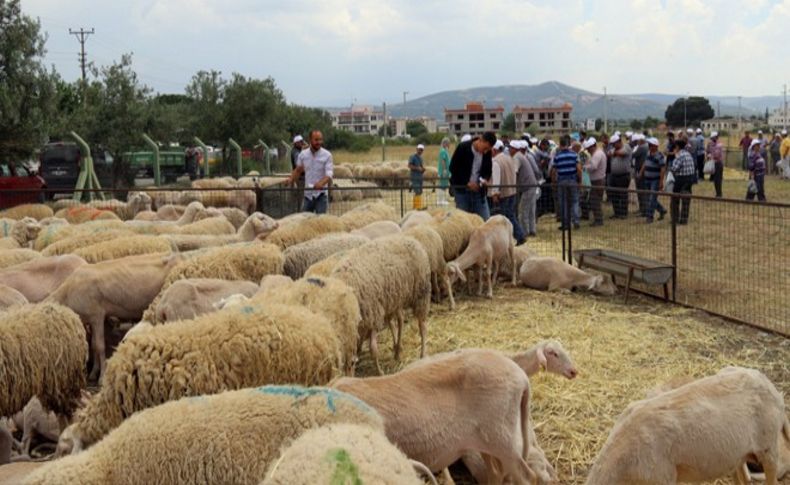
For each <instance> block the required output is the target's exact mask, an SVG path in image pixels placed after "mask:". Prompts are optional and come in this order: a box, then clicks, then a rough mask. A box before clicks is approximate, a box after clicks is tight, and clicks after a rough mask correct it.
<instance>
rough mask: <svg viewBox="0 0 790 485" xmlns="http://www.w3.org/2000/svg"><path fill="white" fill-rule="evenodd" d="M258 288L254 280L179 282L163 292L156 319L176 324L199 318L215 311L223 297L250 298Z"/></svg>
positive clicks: (194, 280) (197, 279)
mask: <svg viewBox="0 0 790 485" xmlns="http://www.w3.org/2000/svg"><path fill="white" fill-rule="evenodd" d="M258 289H259V287H258V285H257V284H255V283H253V282H251V281H228V280H219V279H213V278H192V279H185V280H178V281H176V282H174V283H173V284H172V285H170V287H168V288H167V290H165V291H164V292H163V293H162V298H161V299H160V300H159V303H158V304H157V306H156V319H157V321H159V322H168V321H170V322H172V321H175V320H187V319H190V318H195V317H197V316H200V315H203V314H204V313H211V312H213V311H214V310H215V305H216V304H217V303H218V302H219V301H221V300H222V299H223V298H226V297H228V296H230V295H236V294H241V295H244V296H246V297H250V296H252V295H254V294H255V293H256V292H257V291H258Z"/></svg>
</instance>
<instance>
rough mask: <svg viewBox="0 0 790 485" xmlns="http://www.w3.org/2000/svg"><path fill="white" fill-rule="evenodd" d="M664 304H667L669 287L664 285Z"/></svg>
mask: <svg viewBox="0 0 790 485" xmlns="http://www.w3.org/2000/svg"><path fill="white" fill-rule="evenodd" d="M664 302H669V286H667V283H664Z"/></svg>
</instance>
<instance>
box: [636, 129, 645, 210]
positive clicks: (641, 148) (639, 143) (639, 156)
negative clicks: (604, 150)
mask: <svg viewBox="0 0 790 485" xmlns="http://www.w3.org/2000/svg"><path fill="white" fill-rule="evenodd" d="M632 140H635V142H636V144H635V145H634V155H633V162H632V163H633V167H634V170H633V176H632V177H633V179H634V188H636V189H637V190H645V189H646V188H645V186H644V183H643V180H642V179H641V178H640V177H638V175H639V173H640V172H641V171H642V165H644V163H645V160H647V154H648V149H647V141H646V140H647V139H646V138H645V135H643V134H641V133H636V134H635V135H634V136H633V137H632ZM636 199H637V202H638V203H639V213H640V214H642V215H644V214H645V212H646V211H647V198H646V197H645V194H641V193H637V194H636Z"/></svg>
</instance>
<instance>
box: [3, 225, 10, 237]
mask: <svg viewBox="0 0 790 485" xmlns="http://www.w3.org/2000/svg"><path fill="white" fill-rule="evenodd" d="M9 234H11V224H9V223H8V221H3V237H8V236H9Z"/></svg>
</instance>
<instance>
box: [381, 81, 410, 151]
mask: <svg viewBox="0 0 790 485" xmlns="http://www.w3.org/2000/svg"><path fill="white" fill-rule="evenodd" d="M404 96H405V95H404ZM383 106H384V108H383V109H384V132H383V133H382V134H381V161H382V162H384V161H386V160H387V132H388V131H390V125H389V123H387V103H386V101H385V102H384V103H383Z"/></svg>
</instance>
